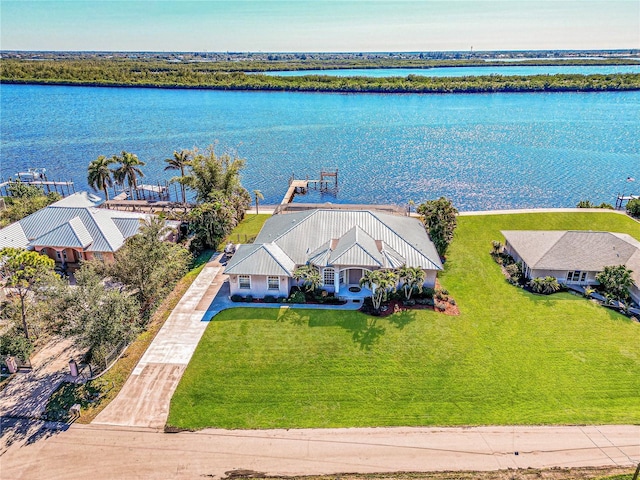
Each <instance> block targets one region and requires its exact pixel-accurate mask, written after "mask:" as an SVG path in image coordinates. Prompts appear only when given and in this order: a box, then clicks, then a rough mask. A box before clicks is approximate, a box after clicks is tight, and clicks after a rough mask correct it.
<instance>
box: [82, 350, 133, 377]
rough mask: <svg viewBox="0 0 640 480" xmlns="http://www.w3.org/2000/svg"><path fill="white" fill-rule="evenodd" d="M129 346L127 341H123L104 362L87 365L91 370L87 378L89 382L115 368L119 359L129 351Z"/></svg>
mask: <svg viewBox="0 0 640 480" xmlns="http://www.w3.org/2000/svg"><path fill="white" fill-rule="evenodd" d="M127 346H129V344H128V343H127V342H125V341H122V342H120V343H119V344H118V345H117V346H116V347H115V348H114V349H113V350H111V352H109V353H108V354H107V355H106V356H105V358H104V362H100V363H98V364H91V363H89V364H86V365H87V367H88V368H89V377H88V378H87V380H94V379H96V378H98V377H100V376H102V375H103V374H105V373H106V372H107V371H108V370H109V369H110V368H111V367H112V366H113V364H114V363H116V360H118V358H120V356H121V355H122V354H123V353H124V351H125V350H126V349H127Z"/></svg>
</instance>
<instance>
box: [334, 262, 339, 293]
mask: <svg viewBox="0 0 640 480" xmlns="http://www.w3.org/2000/svg"><path fill="white" fill-rule="evenodd" d="M333 288H334V289H335V295H338V291H339V290H340V269H339V268H338V267H333Z"/></svg>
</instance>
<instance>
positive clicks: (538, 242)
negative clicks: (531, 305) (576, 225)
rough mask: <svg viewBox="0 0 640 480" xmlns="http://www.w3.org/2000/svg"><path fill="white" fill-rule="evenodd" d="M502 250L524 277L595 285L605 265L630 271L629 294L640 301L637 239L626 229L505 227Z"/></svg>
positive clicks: (639, 244) (639, 257)
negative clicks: (513, 261)
mask: <svg viewBox="0 0 640 480" xmlns="http://www.w3.org/2000/svg"><path fill="white" fill-rule="evenodd" d="M502 234H503V235H504V238H505V251H506V252H507V253H508V254H509V255H511V256H512V257H513V258H514V259H515V260H516V261H520V262H522V267H523V270H524V274H525V276H526V277H527V278H529V279H531V278H536V277H546V276H551V277H555V278H556V279H557V280H558V282H560V283H564V284H567V285H582V286H585V285H597V284H598V281H597V280H596V275H597V274H598V273H599V272H601V271H602V270H603V269H604V267H606V266H615V265H625V266H626V267H627V268H629V269H630V270H632V271H633V273H632V277H633V280H634V285H633V286H632V287H631V289H630V292H629V293H630V294H631V298H632V299H633V300H634V301H635V302H636V303H640V242H638V240H636V239H635V238H633V237H632V236H630V235H627V234H626V233H613V232H593V231H585V230H570V231H567V230H507V231H503V232H502Z"/></svg>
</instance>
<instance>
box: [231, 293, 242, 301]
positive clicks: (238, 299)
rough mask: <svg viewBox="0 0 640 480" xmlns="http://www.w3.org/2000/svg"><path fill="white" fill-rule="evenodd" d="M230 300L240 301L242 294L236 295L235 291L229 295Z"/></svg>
mask: <svg viewBox="0 0 640 480" xmlns="http://www.w3.org/2000/svg"><path fill="white" fill-rule="evenodd" d="M231 301H232V302H241V301H242V295H238V294H237V293H236V294H233V295H231Z"/></svg>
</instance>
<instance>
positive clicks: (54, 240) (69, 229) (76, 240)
mask: <svg viewBox="0 0 640 480" xmlns="http://www.w3.org/2000/svg"><path fill="white" fill-rule="evenodd" d="M92 242H93V238H92V237H91V234H90V233H89V231H88V230H87V229H86V228H85V226H84V224H83V223H82V220H80V217H73V218H72V219H71V220H69V221H68V222H67V223H63V224H62V225H60V226H59V227H57V228H54V229H53V230H51V231H50V232H47V233H45V234H44V235H42V236H40V237H38V238H36V239H35V240H32V241H31V242H29V245H30V246H34V247H37V246H47V247H65V248H66V247H71V248H73V247H77V248H87V247H88V246H89V245H91V243H92Z"/></svg>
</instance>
